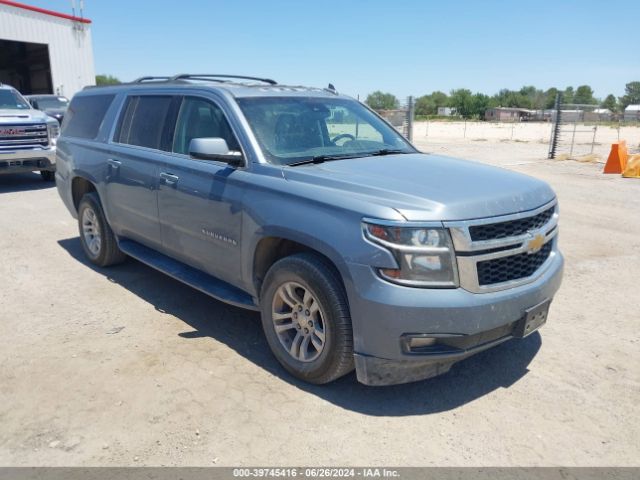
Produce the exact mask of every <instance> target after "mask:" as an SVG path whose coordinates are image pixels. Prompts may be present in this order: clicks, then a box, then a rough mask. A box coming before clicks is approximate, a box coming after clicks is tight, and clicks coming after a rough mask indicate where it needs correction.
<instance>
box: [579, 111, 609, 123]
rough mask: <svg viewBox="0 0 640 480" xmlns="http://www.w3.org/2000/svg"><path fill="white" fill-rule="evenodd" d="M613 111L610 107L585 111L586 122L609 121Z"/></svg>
mask: <svg viewBox="0 0 640 480" xmlns="http://www.w3.org/2000/svg"><path fill="white" fill-rule="evenodd" d="M612 115H613V113H612V112H611V110H609V109H608V108H596V109H594V110H592V111H590V112H584V116H583V117H584V118H583V119H584V121H585V122H608V121H609V120H611V117H612Z"/></svg>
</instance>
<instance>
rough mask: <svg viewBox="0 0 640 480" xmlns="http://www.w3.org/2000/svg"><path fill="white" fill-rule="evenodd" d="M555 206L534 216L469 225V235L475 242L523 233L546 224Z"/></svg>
mask: <svg viewBox="0 0 640 480" xmlns="http://www.w3.org/2000/svg"><path fill="white" fill-rule="evenodd" d="M555 208H556V207H555V205H554V206H553V207H550V208H548V209H547V210H545V211H544V212H541V213H539V214H537V215H534V216H532V217H527V218H519V219H517V220H511V221H508V222H500V223H489V224H487V225H474V226H471V227H469V235H471V240H473V241H474V242H479V241H483V240H495V239H499V238H507V237H515V236H517V235H522V234H523V233H526V232H528V231H529V230H536V229H538V228H540V227H542V226H543V225H545V224H546V223H547V222H548V221H549V220H550V219H551V216H552V215H553V212H554V211H555Z"/></svg>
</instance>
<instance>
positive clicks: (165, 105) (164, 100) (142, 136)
mask: <svg viewBox="0 0 640 480" xmlns="http://www.w3.org/2000/svg"><path fill="white" fill-rule="evenodd" d="M172 98H173V97H170V96H160V95H152V96H140V97H129V99H128V101H127V105H126V106H125V109H124V112H123V114H122V118H121V120H120V126H119V129H118V130H119V131H118V133H117V134H116V141H117V142H119V143H126V144H128V145H138V146H140V147H147V148H154V149H156V150H161V149H162V148H161V147H162V144H163V141H162V134H163V131H164V125H165V121H166V119H167V113H168V112H169V109H170V107H171V100H172Z"/></svg>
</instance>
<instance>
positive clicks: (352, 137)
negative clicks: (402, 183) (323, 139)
mask: <svg viewBox="0 0 640 480" xmlns="http://www.w3.org/2000/svg"><path fill="white" fill-rule="evenodd" d="M343 138H348V139H349V140H355V139H356V137H354V136H353V135H351V134H350V133H341V134H340V135H336V136H335V137H333V138H332V139H331V143H336V142H337V141H338V140H342V139H343Z"/></svg>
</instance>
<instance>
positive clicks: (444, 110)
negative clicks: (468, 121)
mask: <svg viewBox="0 0 640 480" xmlns="http://www.w3.org/2000/svg"><path fill="white" fill-rule="evenodd" d="M455 114H456V109H455V108H450V107H438V115H439V116H440V117H451V116H453V115H455Z"/></svg>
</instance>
